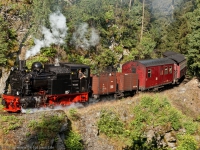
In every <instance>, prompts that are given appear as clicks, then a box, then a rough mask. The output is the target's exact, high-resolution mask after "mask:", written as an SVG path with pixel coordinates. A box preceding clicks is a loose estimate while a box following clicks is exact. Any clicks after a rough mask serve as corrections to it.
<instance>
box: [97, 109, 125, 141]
mask: <svg viewBox="0 0 200 150" xmlns="http://www.w3.org/2000/svg"><path fill="white" fill-rule="evenodd" d="M98 128H99V131H100V132H102V133H104V134H106V135H107V136H109V137H113V136H118V135H120V134H121V135H122V134H123V133H124V131H125V129H124V124H123V122H122V121H120V119H119V117H118V116H117V115H116V114H115V113H114V112H112V111H108V110H102V111H101V116H100V120H99V121H98Z"/></svg>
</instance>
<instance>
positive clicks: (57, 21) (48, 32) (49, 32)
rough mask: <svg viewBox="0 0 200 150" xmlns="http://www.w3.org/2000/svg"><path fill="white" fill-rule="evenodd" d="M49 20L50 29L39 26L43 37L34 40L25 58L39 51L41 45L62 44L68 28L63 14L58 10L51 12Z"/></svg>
mask: <svg viewBox="0 0 200 150" xmlns="http://www.w3.org/2000/svg"><path fill="white" fill-rule="evenodd" d="M49 22H50V26H51V29H48V28H46V27H42V28H41V32H42V34H43V36H44V38H43V39H42V40H39V39H35V40H34V43H35V46H33V47H32V48H31V49H30V50H28V51H27V52H26V56H25V58H26V59H27V58H29V57H31V56H35V55H36V54H38V53H39V52H40V49H41V48H43V47H50V45H51V44H56V45H62V44H64V42H65V41H64V40H65V37H66V35H67V29H68V28H67V26H66V18H65V16H64V15H63V14H62V13H60V12H59V11H58V12H55V13H52V14H50V15H49Z"/></svg>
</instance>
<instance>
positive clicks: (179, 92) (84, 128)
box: [0, 78, 200, 150]
mask: <svg viewBox="0 0 200 150" xmlns="http://www.w3.org/2000/svg"><path fill="white" fill-rule="evenodd" d="M198 85H199V82H198V80H197V79H195V78H194V79H191V80H189V81H187V80H184V81H183V82H182V83H181V84H180V85H179V86H176V87H173V88H170V89H167V90H164V91H161V92H146V93H139V94H137V95H135V96H134V97H128V98H124V99H121V100H104V101H101V102H98V103H93V104H91V105H89V106H86V107H81V108H77V114H76V115H77V116H78V117H77V119H76V120H74V119H72V118H71V115H72V113H70V109H64V110H63V111H49V112H46V113H45V112H44V113H43V112H37V113H34V114H16V115H15V114H9V113H7V112H3V111H0V115H1V116H0V117H1V120H0V122H1V130H0V136H1V138H0V146H1V149H2V150H8V148H9V149H15V148H17V147H19V146H21V147H23V146H27V144H28V143H27V142H28V141H32V142H33V143H34V142H35V141H34V140H35V138H36V139H37V140H36V142H35V143H34V144H36V145H40V146H41V144H42V145H43V146H46V147H47V146H52V147H53V149H57V148H56V147H55V146H56V145H58V144H56V141H57V140H56V139H58V137H57V136H58V135H59V134H60V133H61V132H60V131H61V130H62V129H61V128H62V127H63V126H66V124H67V129H69V128H72V130H73V131H75V132H77V133H79V134H80V135H81V138H82V142H83V144H84V149H86V150H94V149H95V150H104V149H109V150H116V149H122V148H123V147H124V148H125V147H126V146H127V145H129V144H130V142H131V141H127V139H125V138H119V137H118V136H116V137H108V136H106V135H105V134H103V133H101V132H100V131H99V129H98V125H97V124H98V121H99V119H100V116H101V112H102V110H112V111H114V112H116V113H117V114H119V117H120V120H121V121H123V122H124V123H125V124H127V125H128V122H130V121H131V120H133V119H134V117H135V116H134V115H133V113H132V110H133V108H134V107H135V106H136V105H138V104H139V103H140V100H141V98H142V97H144V96H150V97H154V96H157V97H166V98H167V100H168V101H169V102H170V103H171V105H173V106H174V107H175V108H176V109H177V110H180V111H181V112H182V113H183V114H185V115H186V116H188V117H189V118H192V119H193V120H195V121H196V122H197V123H198V124H199V120H200V109H199V108H200V102H199V100H200V88H199V87H198ZM79 106H80V105H79ZM63 112H65V113H63ZM65 114H67V116H68V118H69V120H68V121H67V123H66V117H65V116H66V115H65ZM48 116H49V117H50V118H51V117H52V119H51V120H48V118H49V117H48ZM55 116H58V119H56V117H55ZM41 119H42V120H41ZM41 121H42V122H41ZM46 125H47V126H48V127H45V126H46ZM51 127H52V128H54V129H55V130H51ZM55 127H58V128H55ZM65 130H66V129H65ZM156 130H158V128H157V129H156ZM159 130H163V129H162V128H160V129H159ZM165 130H167V131H165V132H167V133H170V132H171V129H165ZM41 131H42V135H41ZM150 131H151V132H152V130H150ZM151 132H149V133H147V135H148V136H149V137H152V136H153V135H152V133H151ZM153 132H156V131H153ZM172 132H174V131H172ZM167 136H169V134H167ZM169 138H170V139H171V138H173V136H171V135H170V136H169V137H168V139H169ZM196 139H197V141H199V143H200V137H199V136H196ZM38 140H39V142H40V141H41V142H42V143H38ZM61 141H62V140H61ZM49 142H50V143H49ZM61 143H62V142H61ZM167 144H168V146H169V147H171V148H173V147H175V146H176V145H175V144H174V142H168V143H167ZM28 146H30V143H29V144H28ZM199 146H200V145H199Z"/></svg>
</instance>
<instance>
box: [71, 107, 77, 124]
mask: <svg viewBox="0 0 200 150" xmlns="http://www.w3.org/2000/svg"><path fill="white" fill-rule="evenodd" d="M69 115H70V116H69V117H70V118H71V119H72V120H74V121H76V120H78V119H79V114H78V112H77V109H75V108H71V109H70V110H69Z"/></svg>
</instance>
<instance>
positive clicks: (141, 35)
mask: <svg viewBox="0 0 200 150" xmlns="http://www.w3.org/2000/svg"><path fill="white" fill-rule="evenodd" d="M144 4H145V0H143V4H142V27H141V34H140V41H141V40H142V37H143V30H144Z"/></svg>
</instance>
